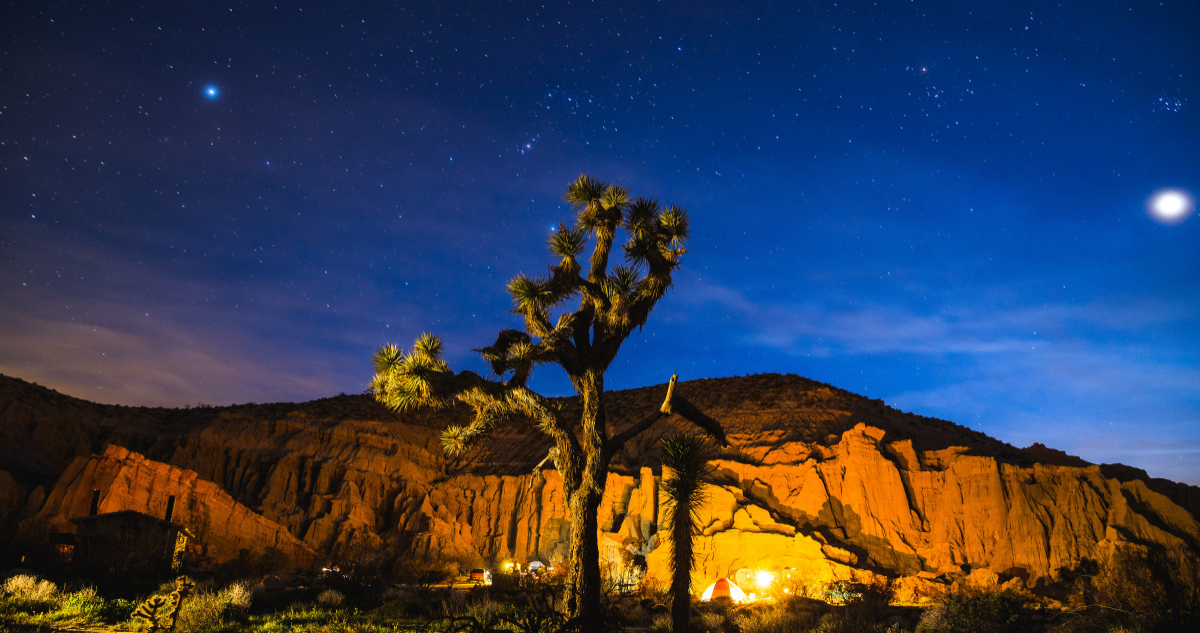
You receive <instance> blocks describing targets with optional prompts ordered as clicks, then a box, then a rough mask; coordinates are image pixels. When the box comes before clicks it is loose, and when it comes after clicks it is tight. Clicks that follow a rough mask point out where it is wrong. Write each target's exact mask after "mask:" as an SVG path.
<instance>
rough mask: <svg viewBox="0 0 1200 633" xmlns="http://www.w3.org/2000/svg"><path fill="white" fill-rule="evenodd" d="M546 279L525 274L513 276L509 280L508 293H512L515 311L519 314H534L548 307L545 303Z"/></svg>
mask: <svg viewBox="0 0 1200 633" xmlns="http://www.w3.org/2000/svg"><path fill="white" fill-rule="evenodd" d="M543 286H544V280H542V279H537V278H533V279H531V278H529V277H527V276H525V275H524V274H520V275H517V276H516V277H513V278H512V280H511V281H509V282H508V294H510V295H512V299H513V305H514V306H515V309H514V311H515V312H517V313H519V314H524V315H532V314H536V313H539V312H542V311H543V310H545V309H546V305H545V304H544V303H543V301H544V299H545V298H546V292H545V288H544V287H543Z"/></svg>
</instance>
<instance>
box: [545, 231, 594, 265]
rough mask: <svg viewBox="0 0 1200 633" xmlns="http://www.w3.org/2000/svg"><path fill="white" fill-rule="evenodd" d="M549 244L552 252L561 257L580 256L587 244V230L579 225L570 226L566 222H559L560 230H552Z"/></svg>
mask: <svg viewBox="0 0 1200 633" xmlns="http://www.w3.org/2000/svg"><path fill="white" fill-rule="evenodd" d="M548 245H549V247H550V252H551V253H554V254H555V255H558V256H559V257H562V258H564V259H565V258H568V257H572V258H573V257H578V256H579V255H580V254H582V253H583V249H584V248H585V247H586V246H587V232H585V231H583V230H582V229H579V228H577V227H570V228H568V227H567V225H565V224H559V225H558V230H556V231H551V233H550V239H549V241H548Z"/></svg>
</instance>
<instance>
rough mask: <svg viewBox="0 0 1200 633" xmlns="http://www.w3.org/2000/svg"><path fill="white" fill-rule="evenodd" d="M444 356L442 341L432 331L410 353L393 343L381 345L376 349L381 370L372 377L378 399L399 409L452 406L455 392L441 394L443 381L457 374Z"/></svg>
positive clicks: (421, 337)
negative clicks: (440, 386)
mask: <svg viewBox="0 0 1200 633" xmlns="http://www.w3.org/2000/svg"><path fill="white" fill-rule="evenodd" d="M441 355H442V340H441V339H440V338H439V337H437V336H436V335H434V334H429V333H425V334H422V335H421V336H420V337H418V338H417V340H416V342H415V343H413V350H412V352H410V353H409V354H407V355H406V354H404V352H403V351H402V350H400V348H398V347H396V346H395V345H392V344H391V343H388V344H385V345H383V346H381V347H380V348H379V349H378V350H376V351H375V357H374V360H375V367H376V370H377V373H376V374H375V376H374V377H373V378H372V379H371V390H372V391H373V392H374V394H375V399H376V400H378V401H379V402H381V403H382V404H384V405H385V406H387V407H389V408H391V409H393V410H395V411H407V410H408V409H411V408H413V407H416V406H420V405H428V406H434V407H443V406H446V405H448V404H449V403H450V402H451V401H452V394H444V393H440V388H439V383H441V382H443V381H445V380H447V379H449V378H452V377H453V376H454V373H453V372H451V371H450V367H449V366H448V365H446V362H445V361H443V360H442V359H441Z"/></svg>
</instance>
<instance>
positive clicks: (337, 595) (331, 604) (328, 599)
mask: <svg viewBox="0 0 1200 633" xmlns="http://www.w3.org/2000/svg"><path fill="white" fill-rule="evenodd" d="M345 599H346V596H343V595H342V594H341V592H339V591H338V590H336V589H326V590H325V591H322V592H321V593H319V594H317V603H318V604H320V605H321V606H323V607H325V608H327V609H336V608H337V607H340V606H341V605H342V601H343V600H345Z"/></svg>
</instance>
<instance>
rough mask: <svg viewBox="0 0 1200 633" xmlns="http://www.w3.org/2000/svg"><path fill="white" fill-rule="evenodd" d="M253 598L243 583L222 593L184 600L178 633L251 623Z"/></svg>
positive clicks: (227, 588)
mask: <svg viewBox="0 0 1200 633" xmlns="http://www.w3.org/2000/svg"><path fill="white" fill-rule="evenodd" d="M251 600H252V596H251V593H250V589H249V587H248V585H247V584H246V583H244V582H241V583H234V584H232V585H229V586H228V587H226V588H224V589H222V590H221V591H201V592H198V593H196V594H195V595H193V596H190V597H189V598H188V599H187V600H185V601H184V603H183V607H182V608H181V609H180V610H179V622H178V624H177V625H176V629H175V630H176V631H177V632H178V633H194V632H198V631H204V630H206V629H211V628H214V627H219V626H222V625H228V624H239V623H245V622H247V621H248V620H249V615H250V604H251Z"/></svg>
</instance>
